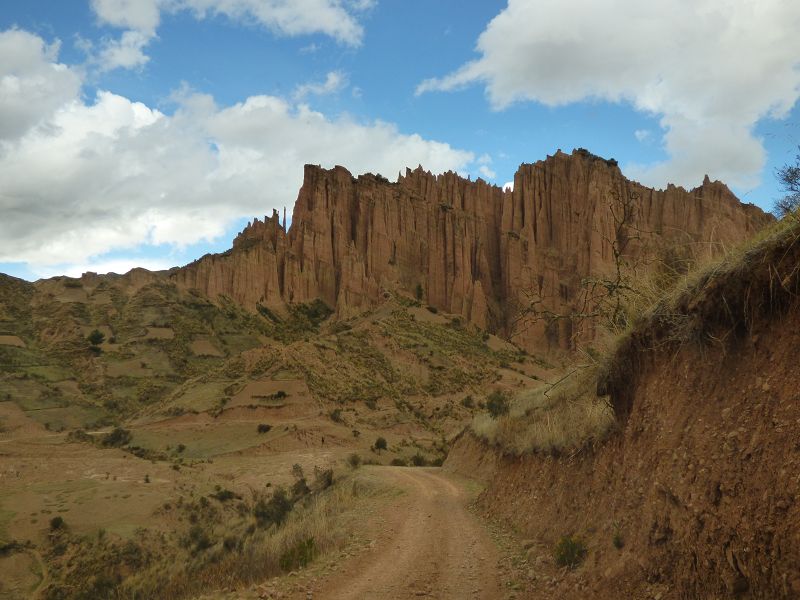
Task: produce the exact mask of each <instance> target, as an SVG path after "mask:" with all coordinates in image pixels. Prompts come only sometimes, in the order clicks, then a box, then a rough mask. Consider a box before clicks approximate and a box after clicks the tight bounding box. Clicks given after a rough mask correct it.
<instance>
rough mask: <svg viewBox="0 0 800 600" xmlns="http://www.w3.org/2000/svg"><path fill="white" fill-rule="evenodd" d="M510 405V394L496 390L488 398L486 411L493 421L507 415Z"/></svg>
mask: <svg viewBox="0 0 800 600" xmlns="http://www.w3.org/2000/svg"><path fill="white" fill-rule="evenodd" d="M510 404H511V402H510V400H509V397H508V394H507V393H505V392H501V391H499V390H495V391H494V392H492V393H491V394H489V396H488V397H487V398H486V410H487V411H489V415H490V416H491V417H492V418H493V419H497V418H499V417H502V416H503V415H507V414H508V410H509V406H510Z"/></svg>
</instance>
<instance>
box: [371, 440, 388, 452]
mask: <svg viewBox="0 0 800 600" xmlns="http://www.w3.org/2000/svg"><path fill="white" fill-rule="evenodd" d="M373 448H375V450H377V451H378V452H380V451H381V450H386V448H388V445H387V443H386V438H382V437H379V438H378V439H377V440H375V443H374V444H373Z"/></svg>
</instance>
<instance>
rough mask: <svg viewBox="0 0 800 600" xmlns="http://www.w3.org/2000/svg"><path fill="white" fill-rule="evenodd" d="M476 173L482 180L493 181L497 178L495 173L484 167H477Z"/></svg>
mask: <svg viewBox="0 0 800 600" xmlns="http://www.w3.org/2000/svg"><path fill="white" fill-rule="evenodd" d="M478 173H480V174H481V175H482V176H483V178H484V179H494V178H495V177H497V173H495V172H494V171H492V169H491V168H490V167H488V166H486V165H481V166H479V167H478Z"/></svg>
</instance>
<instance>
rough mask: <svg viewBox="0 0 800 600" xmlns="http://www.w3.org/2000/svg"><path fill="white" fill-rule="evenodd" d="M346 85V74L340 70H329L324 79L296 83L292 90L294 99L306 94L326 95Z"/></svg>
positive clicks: (303, 96) (300, 98)
mask: <svg viewBox="0 0 800 600" xmlns="http://www.w3.org/2000/svg"><path fill="white" fill-rule="evenodd" d="M346 86H347V75H345V74H344V73H342V72H341V71H331V72H330V73H328V74H327V75H326V76H325V81H320V82H310V83H303V84H301V85H298V86H297V88H295V91H294V94H293V96H294V98H295V100H302V99H303V98H305V97H306V96H310V95H313V96H326V95H328V94H335V93H336V92H338V91H340V90H342V89H344V88H345V87H346Z"/></svg>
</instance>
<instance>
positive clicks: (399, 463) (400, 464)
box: [389, 458, 408, 467]
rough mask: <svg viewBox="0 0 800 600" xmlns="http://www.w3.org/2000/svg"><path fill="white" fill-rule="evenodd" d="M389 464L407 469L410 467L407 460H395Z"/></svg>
mask: <svg viewBox="0 0 800 600" xmlns="http://www.w3.org/2000/svg"><path fill="white" fill-rule="evenodd" d="M389 464H390V465H392V466H393V467H405V466H408V461H406V459H405V458H393V459H392V462H390V463H389Z"/></svg>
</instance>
